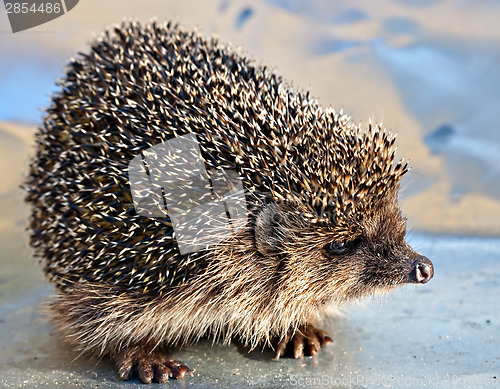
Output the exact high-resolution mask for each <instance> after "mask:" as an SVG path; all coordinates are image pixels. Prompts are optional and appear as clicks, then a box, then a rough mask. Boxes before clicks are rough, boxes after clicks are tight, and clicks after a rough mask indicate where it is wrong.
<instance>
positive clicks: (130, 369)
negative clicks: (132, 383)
mask: <svg viewBox="0 0 500 389" xmlns="http://www.w3.org/2000/svg"><path fill="white" fill-rule="evenodd" d="M116 362H117V364H118V368H119V370H118V372H119V374H120V378H121V379H122V380H124V381H127V380H130V379H132V378H135V377H139V379H140V380H141V381H142V382H143V383H145V384H150V383H151V382H158V383H160V384H161V383H164V382H166V381H168V379H169V377H172V378H182V377H184V375H185V374H186V373H188V374H190V375H191V376H192V375H193V374H192V373H191V370H189V368H188V367H187V366H186V365H184V364H183V363H182V362H179V361H174V360H173V359H171V358H168V357H167V356H165V355H163V354H162V353H161V352H159V351H147V350H146V349H144V348H140V347H128V348H126V349H124V350H122V351H121V352H120V353H119V354H118V355H117V357H116Z"/></svg>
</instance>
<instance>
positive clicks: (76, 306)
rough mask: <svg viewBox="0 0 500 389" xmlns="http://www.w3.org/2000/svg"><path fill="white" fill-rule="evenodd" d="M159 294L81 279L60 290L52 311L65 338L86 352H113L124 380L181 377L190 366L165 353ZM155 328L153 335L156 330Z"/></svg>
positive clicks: (103, 353)
mask: <svg viewBox="0 0 500 389" xmlns="http://www.w3.org/2000/svg"><path fill="white" fill-rule="evenodd" d="M158 304H160V302H159V300H157V299H151V298H150V297H146V296H144V295H140V294H138V293H130V292H126V291H124V290H123V289H121V288H118V287H114V286H110V285H104V284H90V283H79V284H74V285H72V289H71V291H67V292H62V293H60V294H59V295H58V296H57V298H56V299H55V300H53V301H52V302H51V303H50V304H49V305H48V306H47V309H48V313H49V314H50V315H51V316H52V319H53V321H54V324H55V325H56V327H57V328H58V329H59V332H60V333H61V334H62V335H63V337H64V339H65V340H66V341H67V342H69V343H70V344H73V345H74V346H76V348H77V349H78V350H80V351H82V352H88V353H92V354H97V355H106V354H109V355H110V356H111V357H113V359H114V360H115V361H116V362H117V363H118V368H119V372H120V377H121V378H122V379H124V380H128V379H131V378H133V377H137V376H138V377H139V378H140V380H141V381H142V382H144V383H150V382H152V381H155V382H164V381H166V380H167V379H168V378H169V377H173V378H181V377H183V376H184V375H185V374H186V373H189V374H191V371H190V370H189V369H188V368H187V367H186V366H185V365H184V364H182V363H181V362H178V361H174V360H173V359H171V358H168V357H167V356H165V355H163V354H162V353H160V352H159V351H158V349H157V346H159V345H160V344H162V343H164V341H165V339H164V338H162V337H161V335H154V333H155V331H161V330H162V328H161V327H158V326H159V325H161V320H160V319H158V320H160V324H158V320H156V321H155V320H151V318H152V317H153V318H155V317H156V316H152V313H151V310H155V309H156V311H154V312H157V311H158V308H159V306H158ZM151 333H153V335H151Z"/></svg>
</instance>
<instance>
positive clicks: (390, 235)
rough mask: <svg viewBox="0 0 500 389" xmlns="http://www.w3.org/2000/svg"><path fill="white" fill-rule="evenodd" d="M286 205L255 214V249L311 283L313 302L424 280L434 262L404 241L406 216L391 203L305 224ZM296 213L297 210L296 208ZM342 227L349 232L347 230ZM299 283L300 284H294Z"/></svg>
mask: <svg viewBox="0 0 500 389" xmlns="http://www.w3.org/2000/svg"><path fill="white" fill-rule="evenodd" d="M287 212H291V210H289V209H288V210H287V209H286V208H285V209H284V208H282V207H278V206H267V207H266V208H264V209H263V210H262V211H261V213H260V215H259V216H258V217H257V219H256V225H255V242H256V248H257V249H258V250H259V251H260V252H261V253H262V254H264V255H267V256H274V257H275V258H276V260H278V261H282V262H283V263H282V265H281V266H280V268H281V269H287V272H289V273H293V274H288V277H289V279H291V280H293V281H294V282H296V283H298V284H304V285H309V286H310V288H311V292H312V294H313V295H314V296H311V298H313V299H315V301H316V302H326V301H327V300H329V299H332V298H333V299H335V298H336V297H337V298H338V299H345V298H355V297H359V296H361V295H366V294H371V293H374V292H377V291H380V290H389V289H392V288H393V287H395V286H398V285H402V284H405V283H420V284H424V283H426V282H428V281H429V280H430V279H431V278H432V276H433V272H434V270H433V265H432V263H431V262H430V261H429V259H427V258H426V257H424V256H422V255H420V254H418V253H417V252H415V251H414V250H413V249H412V248H411V247H410V246H409V245H408V244H407V243H406V241H405V235H406V219H405V218H404V217H402V215H401V212H400V210H399V209H398V207H397V205H396V204H395V202H392V201H390V202H387V203H384V204H381V205H379V206H378V207H377V209H376V212H374V216H372V217H370V218H366V219H365V220H363V221H361V222H354V221H353V222H352V224H351V225H349V224H348V225H347V226H344V230H343V231H342V233H340V231H338V229H337V228H336V227H335V225H322V226H321V225H316V226H315V225H314V224H310V223H309V224H308V223H307V222H306V221H305V220H304V221H300V220H298V219H297V217H296V216H291V214H290V213H289V214H288V217H287V214H286V213H287ZM294 214H296V213H295V212H294ZM345 228H348V229H349V228H350V229H351V232H350V233H347V234H346V231H345ZM297 286H298V287H300V285H297Z"/></svg>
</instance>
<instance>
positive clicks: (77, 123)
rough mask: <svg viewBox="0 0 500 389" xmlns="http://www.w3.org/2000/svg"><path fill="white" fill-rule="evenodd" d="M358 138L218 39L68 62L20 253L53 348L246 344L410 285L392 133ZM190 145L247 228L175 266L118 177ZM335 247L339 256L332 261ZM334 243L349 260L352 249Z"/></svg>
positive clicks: (164, 34) (112, 47)
mask: <svg viewBox="0 0 500 389" xmlns="http://www.w3.org/2000/svg"><path fill="white" fill-rule="evenodd" d="M367 127H368V128H365V129H362V128H361V127H360V126H358V125H355V124H353V123H352V122H350V120H349V118H347V117H346V116H343V115H341V114H338V113H336V112H335V111H334V110H333V109H330V108H329V109H323V108H321V106H319V104H318V103H317V101H316V100H314V99H313V98H311V97H310V96H309V94H308V93H304V92H302V91H298V90H295V89H293V88H292V87H291V86H289V85H288V84H286V83H285V82H284V81H283V80H282V79H281V78H280V77H278V76H276V75H275V74H274V73H273V72H271V71H269V70H268V69H266V68H264V67H260V66H258V65H256V64H254V63H253V62H252V61H250V60H249V59H248V58H246V57H244V56H242V55H240V54H238V53H237V52H235V51H233V50H231V49H230V48H228V47H227V46H225V45H222V44H220V43H219V42H218V41H217V40H216V39H214V38H212V39H206V38H204V37H202V36H201V35H199V34H198V33H196V32H192V31H185V30H182V29H180V28H178V27H177V26H173V25H171V24H169V23H167V24H158V23H151V24H148V25H141V24H138V23H124V24H123V25H122V26H120V27H116V28H114V29H113V30H111V31H108V32H106V33H105V34H104V35H103V36H102V37H101V38H100V39H98V40H97V41H96V42H95V43H94V44H93V45H92V48H91V50H90V52H89V53H87V54H80V55H79V56H78V58H76V59H74V60H72V61H71V63H70V65H69V67H68V69H67V73H66V76H65V78H64V79H63V80H62V81H61V91H60V92H59V93H58V94H57V95H56V96H54V98H53V102H52V105H51V106H50V107H49V109H48V113H47V115H46V117H45V120H44V125H43V126H42V127H41V128H40V130H39V132H38V134H37V154H36V156H35V158H34V159H33V161H32V163H31V171H30V176H29V179H28V182H27V184H26V187H27V190H28V196H27V200H28V201H29V202H31V203H32V205H33V214H32V216H31V219H30V227H31V231H32V236H31V243H32V245H33V246H34V247H35V248H36V249H37V252H38V254H39V255H40V257H41V261H42V263H43V266H44V269H45V271H46V273H47V274H48V276H49V278H50V280H51V281H52V282H53V283H54V284H55V285H56V286H57V288H58V289H59V295H58V297H57V298H56V299H55V301H53V302H52V303H51V305H50V311H51V313H52V315H53V318H54V321H55V323H56V325H57V327H58V328H59V330H60V331H61V333H63V334H64V336H65V338H66V339H67V340H68V341H70V342H71V343H73V344H75V345H76V347H77V348H78V349H80V350H82V351H85V352H94V353H97V354H111V355H113V356H115V357H116V356H118V355H119V354H120V353H121V352H122V350H124V349H127V348H129V347H136V346H138V345H147V347H148V348H149V349H155V348H157V347H158V346H160V345H167V346H169V345H175V344H184V343H186V342H190V341H196V340H198V339H199V338H200V337H202V336H212V337H215V338H216V339H223V340H225V341H229V340H230V339H232V338H238V339H240V340H241V341H243V342H244V343H246V344H249V345H250V346H252V347H255V346H256V345H258V344H262V343H268V344H270V343H271V339H272V338H274V337H276V338H278V339H283V338H284V337H285V336H287V335H289V334H293V333H295V332H296V331H297V330H298V329H299V328H300V327H301V326H306V325H308V324H309V323H311V322H313V321H314V319H315V318H316V317H318V316H320V315H321V314H322V313H323V311H324V307H325V304H326V303H329V304H339V303H342V302H345V301H349V300H352V299H355V298H359V297H361V296H363V295H369V294H372V293H376V292H379V291H386V290H389V289H391V288H393V287H395V286H397V285H401V284H403V283H406V282H410V281H411V280H410V279H411V274H412V272H414V267H415V261H418V260H419V258H422V257H421V256H420V255H419V254H417V253H416V252H414V251H413V250H412V249H411V248H410V247H409V246H408V245H407V244H406V242H405V233H406V220H405V218H404V217H403V216H402V215H401V212H400V210H399V208H398V205H397V193H398V189H399V182H400V179H401V176H402V175H403V174H404V173H405V172H406V171H407V167H406V164H405V163H403V162H399V163H397V164H394V139H395V138H394V136H393V135H391V134H390V133H388V132H386V131H385V130H384V129H383V128H382V127H381V125H375V126H372V125H371V124H369V125H368V126H367ZM189 133H195V134H196V136H197V139H198V141H199V145H200V150H201V152H202V155H203V157H204V159H205V163H206V166H207V168H209V169H226V170H232V171H235V172H237V174H238V175H239V176H240V177H241V178H242V182H243V185H244V188H245V190H246V193H247V195H246V200H247V203H248V210H249V218H248V222H247V223H246V224H245V225H243V226H241V227H242V228H241V229H239V231H238V232H237V233H236V234H234V235H233V236H232V237H230V238H228V239H225V240H224V241H222V242H220V243H218V244H215V245H213V246H212V247H209V248H208V249H206V250H201V251H199V252H195V253H190V254H181V253H180V251H179V248H178V246H177V244H176V240H175V234H174V232H173V230H172V222H171V220H170V218H169V216H168V214H167V213H166V214H165V217H164V218H152V217H151V218H148V217H145V216H143V215H140V214H139V213H137V212H136V210H135V209H134V204H133V201H132V196H131V191H130V183H129V182H128V176H127V166H128V163H129V162H130V161H131V159H132V158H133V157H135V156H136V155H140V154H141V153H142V152H143V151H144V150H146V149H148V148H150V147H153V146H155V145H157V144H159V143H161V142H165V141H166V140H168V139H172V138H175V137H178V136H182V135H185V134H189ZM332 243H335V244H337V243H342V244H344V243H345V244H346V245H347V246H348V247H349V249H348V250H347V249H346V250H345V251H337V252H335V251H332V250H331V249H330V248H329V247H331V245H332ZM347 246H346V247H347Z"/></svg>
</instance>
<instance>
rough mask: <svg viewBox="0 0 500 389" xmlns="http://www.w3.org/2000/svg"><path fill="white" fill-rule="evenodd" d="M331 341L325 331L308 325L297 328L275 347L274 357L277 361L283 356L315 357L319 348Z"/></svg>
mask: <svg viewBox="0 0 500 389" xmlns="http://www.w3.org/2000/svg"><path fill="white" fill-rule="evenodd" d="M331 342H333V340H332V339H331V338H330V337H329V336H328V334H327V333H326V331H323V330H320V329H319V328H316V327H315V326H313V325H312V324H308V325H305V326H302V327H300V328H299V330H298V331H297V332H296V333H295V334H294V335H293V336H290V335H286V336H285V337H284V338H283V339H281V340H280V341H279V342H278V345H277V346H276V357H275V359H279V358H280V357H281V356H284V355H293V357H294V358H302V357H303V356H304V355H311V356H313V355H316V354H317V353H318V352H319V349H320V348H321V347H324V346H326V345H327V344H328V343H331Z"/></svg>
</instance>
